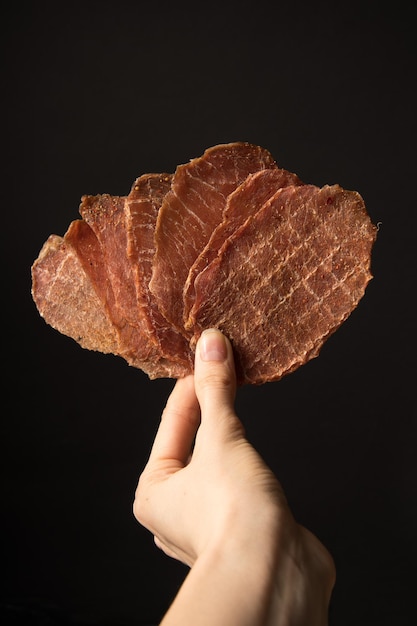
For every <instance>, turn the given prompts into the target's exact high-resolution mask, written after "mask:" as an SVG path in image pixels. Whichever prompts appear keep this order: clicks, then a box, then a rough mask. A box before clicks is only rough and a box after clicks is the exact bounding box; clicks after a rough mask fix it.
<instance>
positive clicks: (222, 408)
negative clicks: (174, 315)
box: [194, 329, 236, 423]
mask: <svg viewBox="0 0 417 626" xmlns="http://www.w3.org/2000/svg"><path fill="white" fill-rule="evenodd" d="M194 384H195V390H196V394H197V398H198V401H199V403H200V407H201V415H202V422H203V423H204V422H207V421H209V422H217V423H218V422H221V421H222V418H223V417H227V418H230V417H231V416H232V415H233V416H234V415H235V414H234V401H235V395H236V374H235V366H234V359H233V350H232V346H231V344H230V342H229V340H228V339H227V338H226V337H225V336H224V335H223V334H222V333H221V332H220V331H219V330H216V329H209V330H205V331H204V332H203V333H202V335H201V337H200V339H199V341H198V342H197V346H196V356H195V381H194Z"/></svg>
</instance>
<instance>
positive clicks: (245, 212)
mask: <svg viewBox="0 0 417 626" xmlns="http://www.w3.org/2000/svg"><path fill="white" fill-rule="evenodd" d="M302 184H303V183H302V181H301V180H300V179H299V178H298V176H297V175H296V174H293V173H291V172H288V171H287V170H284V169H281V168H278V167H277V168H274V169H266V170H260V171H258V172H256V173H255V174H249V176H248V177H247V178H246V179H245V180H244V182H243V183H241V184H240V185H239V186H238V187H237V189H235V191H233V192H232V193H231V194H230V195H229V196H228V198H227V201H226V206H225V208H224V211H223V216H222V221H221V222H220V224H219V225H218V226H217V227H216V228H215V229H214V231H213V232H212V234H211V236H210V239H209V241H208V243H207V244H206V246H205V247H204V248H203V250H202V251H201V252H200V254H199V255H198V257H197V259H196V260H195V261H194V263H193V265H192V266H191V268H190V271H189V273H188V277H187V281H186V283H185V287H184V293H183V300H184V325H185V328H186V329H188V330H189V329H190V328H192V325H193V321H192V319H189V315H190V310H191V308H192V306H193V304H194V301H195V292H194V281H195V278H196V276H197V275H198V274H199V273H200V272H201V271H202V270H204V269H205V268H206V267H207V266H208V265H209V264H210V263H211V261H212V260H213V259H214V258H215V257H216V256H217V254H218V253H219V250H220V249H221V247H222V246H223V244H224V243H225V241H226V240H227V239H228V238H229V237H230V236H231V235H232V234H233V233H234V231H235V230H236V229H237V228H238V227H239V226H241V225H242V224H243V223H244V222H245V221H246V220H247V218H248V217H250V216H251V215H253V214H254V213H256V212H257V211H258V210H259V209H260V208H261V207H262V205H263V204H264V203H265V202H266V201H267V200H268V199H269V198H270V197H271V196H272V195H274V193H276V191H277V190H278V189H280V188H282V187H287V186H289V185H302Z"/></svg>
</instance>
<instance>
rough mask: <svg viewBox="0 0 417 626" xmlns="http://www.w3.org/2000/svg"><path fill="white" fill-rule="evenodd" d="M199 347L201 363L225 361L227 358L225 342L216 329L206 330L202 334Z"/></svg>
mask: <svg viewBox="0 0 417 626" xmlns="http://www.w3.org/2000/svg"><path fill="white" fill-rule="evenodd" d="M199 347H200V357H201V359H202V360H203V361H225V360H226V358H227V345H226V340H225V338H224V336H223V335H222V333H221V332H220V331H219V330H217V329H216V328H208V329H207V330H204V331H203V332H202V334H201V337H200V346H199Z"/></svg>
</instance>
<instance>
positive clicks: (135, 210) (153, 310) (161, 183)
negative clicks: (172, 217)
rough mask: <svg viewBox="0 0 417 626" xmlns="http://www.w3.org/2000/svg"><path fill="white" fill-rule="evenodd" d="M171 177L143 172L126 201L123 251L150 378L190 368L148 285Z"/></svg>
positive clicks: (187, 354)
mask: <svg viewBox="0 0 417 626" xmlns="http://www.w3.org/2000/svg"><path fill="white" fill-rule="evenodd" d="M171 180H172V175H171V174H144V175H143V176H140V177H139V178H138V179H137V180H136V181H135V183H134V184H133V186H132V190H131V192H130V194H129V195H128V197H127V202H126V226H127V238H128V245H127V254H128V257H129V259H130V262H131V264H132V270H133V275H134V283H135V287H136V296H137V301H138V305H139V310H140V314H141V316H142V318H143V320H144V324H143V333H144V340H147V342H148V344H149V346H150V347H149V357H148V360H147V361H148V362H147V363H146V365H145V366H143V368H142V369H144V370H145V371H146V373H147V374H148V375H149V377H150V378H160V377H164V376H168V377H172V378H178V377H180V376H184V375H185V374H187V373H189V372H191V371H192V368H193V363H192V358H191V352H190V349H189V345H188V342H187V341H186V340H185V339H184V337H183V335H182V334H181V333H179V332H178V331H176V330H175V329H174V328H173V327H172V325H171V324H169V323H168V322H167V320H166V319H165V317H164V316H163V315H162V314H161V312H160V311H159V309H158V307H157V304H156V302H155V299H154V297H153V295H152V293H151V292H150V290H149V287H148V285H149V281H150V279H151V276H152V264H153V257H154V254H155V243H154V231H155V224H156V219H157V216H158V212H159V209H160V206H161V203H162V200H163V199H164V197H165V195H166V194H167V192H168V191H169V190H170V188H171Z"/></svg>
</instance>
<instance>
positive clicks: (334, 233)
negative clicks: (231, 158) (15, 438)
mask: <svg viewBox="0 0 417 626" xmlns="http://www.w3.org/2000/svg"><path fill="white" fill-rule="evenodd" d="M375 232H376V229H375V227H374V226H373V225H372V224H371V221H370V220H369V217H368V216H367V214H366V210H365V206H364V203H363V200H362V198H361V197H360V195H359V194H357V193H356V192H349V191H345V190H343V189H341V188H340V187H339V186H338V185H334V186H326V187H324V188H323V189H319V188H317V187H315V186H313V185H303V186H297V187H287V188H284V189H280V190H278V191H277V193H276V194H275V195H274V196H273V197H272V198H271V199H270V200H268V201H267V202H266V203H265V205H264V206H263V207H262V209H261V210H259V211H258V212H257V213H256V214H255V215H254V216H252V217H251V218H249V219H248V220H247V221H246V222H245V224H244V225H243V226H242V227H241V228H240V229H238V230H236V231H235V232H234V234H233V235H232V236H231V237H229V239H228V240H227V242H226V244H225V245H224V246H223V248H222V250H221V252H220V254H219V255H217V257H216V258H215V259H214V260H213V261H212V262H211V263H210V264H209V265H208V266H207V268H206V269H205V270H203V271H202V272H201V273H200V274H199V275H198V277H197V278H196V280H195V293H196V299H195V303H194V307H193V309H192V311H191V320H192V324H193V328H194V332H195V335H194V342H195V341H196V340H197V338H198V336H199V334H200V333H201V331H202V330H203V329H204V328H206V327H209V326H215V327H217V328H219V329H221V330H222V331H223V332H224V333H225V334H226V335H227V336H228V337H229V338H230V339H231V341H232V343H233V346H234V349H235V352H236V355H237V361H238V368H239V376H240V378H241V380H242V381H243V382H246V383H253V384H259V383H263V382H265V381H271V380H278V379H279V378H281V377H282V376H283V375H284V374H287V373H289V372H291V371H293V370H294V369H296V368H297V367H299V366H300V365H302V364H303V363H305V362H306V361H308V360H309V359H311V358H312V357H314V356H317V354H318V352H319V350H320V348H321V346H322V345H323V343H324V341H325V340H326V339H327V337H328V336H329V335H330V334H331V333H333V332H334V331H335V330H336V329H337V328H338V327H339V326H340V324H341V323H342V322H343V321H344V320H345V319H346V318H347V316H348V315H349V314H350V313H351V311H352V310H353V309H354V308H355V307H356V305H357V303H358V301H359V300H360V298H361V297H362V296H363V294H364V291H365V287H366V285H367V283H368V282H369V280H370V278H371V274H370V269H369V265H370V254H371V248H372V245H373V242H374V240H375Z"/></svg>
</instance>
